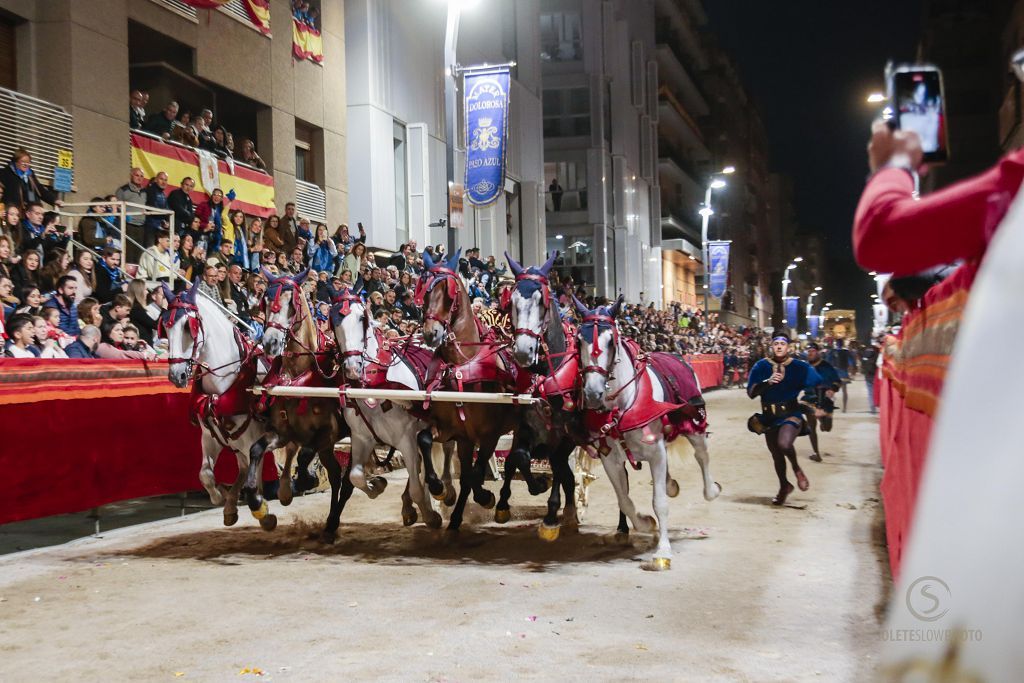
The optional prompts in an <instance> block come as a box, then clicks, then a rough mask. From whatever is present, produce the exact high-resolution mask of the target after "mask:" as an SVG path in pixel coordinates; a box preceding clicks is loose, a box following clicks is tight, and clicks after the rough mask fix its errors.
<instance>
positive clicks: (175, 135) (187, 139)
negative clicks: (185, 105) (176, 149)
mask: <svg viewBox="0 0 1024 683" xmlns="http://www.w3.org/2000/svg"><path fill="white" fill-rule="evenodd" d="M171 140H173V141H174V142H177V143H180V144H182V145H188V146H189V147H198V146H199V133H198V131H197V130H196V128H195V126H193V125H192V112H190V111H188V110H185V111H183V112H181V113H180V114H178V120H177V121H175V122H174V128H173V129H172V130H171Z"/></svg>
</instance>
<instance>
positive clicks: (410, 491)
mask: <svg viewBox="0 0 1024 683" xmlns="http://www.w3.org/2000/svg"><path fill="white" fill-rule="evenodd" d="M408 426H409V427H413V426H414V425H412V424H410V425H408ZM401 433H402V438H401V439H400V440H399V443H398V452H399V453H401V454H402V459H403V460H404V461H405V469H406V471H407V472H408V473H409V480H408V482H407V483H406V486H405V494H404V497H403V498H402V522H403V523H404V522H405V521H406V519H407V516H406V515H407V513H410V514H409V517H411V519H412V522H410V523H409V524H415V523H416V509H415V508H413V507H412V505H410V506H409V508H408V510H406V507H405V497H408V498H409V499H410V500H411V502H413V503H415V504H416V505H417V506H418V507H419V509H420V512H421V513H422V514H423V523H424V524H426V525H427V526H428V527H430V528H431V529H440V528H441V515H439V514H437V512H436V511H435V510H434V507H433V506H432V505H431V504H430V497H429V496H427V492H426V489H424V487H423V481H422V479H421V478H420V477H421V473H420V463H421V460H420V458H416V457H410V456H411V455H412V454H413V453H416V450H417V439H416V438H413V437H412V430H411V429H403V430H402V432H401ZM417 436H418V435H417ZM428 453H429V451H428ZM424 469H426V466H424ZM434 478H435V479H436V478H437V475H436V474H435V475H434ZM409 524H406V526H409Z"/></svg>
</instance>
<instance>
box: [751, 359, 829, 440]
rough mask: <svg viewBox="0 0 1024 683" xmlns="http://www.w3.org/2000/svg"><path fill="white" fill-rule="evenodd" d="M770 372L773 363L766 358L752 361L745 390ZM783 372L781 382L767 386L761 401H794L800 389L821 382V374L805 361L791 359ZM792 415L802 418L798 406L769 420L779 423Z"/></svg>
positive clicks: (808, 387)
mask: <svg viewBox="0 0 1024 683" xmlns="http://www.w3.org/2000/svg"><path fill="white" fill-rule="evenodd" d="M772 372H773V363H772V362H771V361H770V360H768V359H767V358H762V359H761V360H759V361H757V362H756V363H754V367H752V368H751V369H750V377H749V378H748V379H747V391H749V390H750V388H751V387H752V386H754V385H755V384H758V383H760V382H763V381H765V380H766V379H768V378H769V377H771V376H772ZM783 373H784V376H783V378H782V381H781V382H779V383H778V384H775V385H773V386H771V387H769V388H768V389H766V390H765V391H764V393H762V394H761V395H760V397H759V398H760V399H761V401H762V402H764V403H786V402H789V401H796V399H797V397H799V396H800V392H801V391H803V390H804V389H811V388H814V387H817V386H818V385H819V384H821V383H822V379H821V375H819V374H818V373H817V372H816V371H815V370H814V368H812V367H811V365H810V364H809V363H807V362H806V361H802V360H797V359H793V360H792V361H790V363H789V365H786V366H785V367H784V369H783ZM793 416H799V417H800V419H801V420H803V414H802V413H801V412H800V408H799V406H797V407H795V408H794V409H793V411H792V412H790V413H786V414H780V415H776V416H775V419H774V420H771V424H773V425H776V426H777V425H780V424H782V423H783V422H785V420H786V418H789V417H793ZM765 418H766V420H768V419H771V418H769V417H768V416H765Z"/></svg>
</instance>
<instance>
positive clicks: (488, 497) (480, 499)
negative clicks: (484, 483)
mask: <svg viewBox="0 0 1024 683" xmlns="http://www.w3.org/2000/svg"><path fill="white" fill-rule="evenodd" d="M473 500H474V501H475V502H476V504H477V505H479V506H480V507H482V508H483V509H484V510H490V509H491V508H492V507H494V504H495V503H496V502H497V499H496V498H495V497H494V494H493V493H491V492H490V491H488V490H486V489H484V492H483V493H482V494H480V495H474V496H473Z"/></svg>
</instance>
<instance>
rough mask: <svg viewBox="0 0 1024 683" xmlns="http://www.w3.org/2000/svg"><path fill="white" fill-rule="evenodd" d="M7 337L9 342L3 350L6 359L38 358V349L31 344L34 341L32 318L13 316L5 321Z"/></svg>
mask: <svg viewBox="0 0 1024 683" xmlns="http://www.w3.org/2000/svg"><path fill="white" fill-rule="evenodd" d="M7 336H8V337H9V338H10V341H9V342H8V343H7V348H6V349H5V350H4V355H5V356H7V357H8V358H38V357H39V354H40V352H39V349H38V348H36V347H35V346H34V344H33V342H35V340H36V328H35V326H34V325H33V324H32V316H30V315H24V314H15V315H13V316H11V319H10V320H8V321H7Z"/></svg>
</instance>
